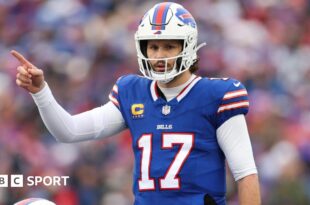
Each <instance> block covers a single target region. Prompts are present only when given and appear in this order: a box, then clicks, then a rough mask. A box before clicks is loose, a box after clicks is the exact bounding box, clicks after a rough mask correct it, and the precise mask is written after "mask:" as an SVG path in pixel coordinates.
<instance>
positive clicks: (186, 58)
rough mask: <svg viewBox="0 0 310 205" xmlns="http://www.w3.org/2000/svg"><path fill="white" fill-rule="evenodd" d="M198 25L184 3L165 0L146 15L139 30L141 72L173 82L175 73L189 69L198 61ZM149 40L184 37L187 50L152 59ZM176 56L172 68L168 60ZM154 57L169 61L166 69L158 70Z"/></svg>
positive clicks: (146, 75) (137, 36)
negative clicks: (169, 56)
mask: <svg viewBox="0 0 310 205" xmlns="http://www.w3.org/2000/svg"><path fill="white" fill-rule="evenodd" d="M197 36H198V31H197V25H196V22H195V19H194V18H193V16H192V15H191V14H190V13H189V12H188V11H187V10H186V9H185V8H184V7H183V6H181V5H180V4H177V3H172V2H163V3H159V4H156V5H155V6H154V7H153V8H151V9H150V10H149V11H148V12H147V13H146V14H145V15H144V16H143V18H142V20H141V22H140V25H139V27H138V30H137V32H136V34H135V41H136V49H137V56H138V63H139V68H140V71H141V73H142V74H143V75H144V76H145V77H146V78H149V79H151V80H157V81H161V82H164V83H167V82H170V81H171V80H172V79H173V78H174V77H175V76H177V75H180V74H181V73H183V72H184V71H186V70H188V69H189V68H190V67H191V66H192V65H193V64H194V63H195V62H196V61H197V51H198V50H199V48H201V47H202V46H204V45H205V43H203V44H200V45H199V46H198V47H197ZM147 40H182V42H183V50H182V52H181V53H180V54H179V55H178V56H174V57H171V58H162V59H150V58H148V57H147V56H146V46H147ZM170 59H175V60H176V63H175V64H174V66H173V69H170V70H168V68H167V63H168V60H170ZM150 60H162V61H165V62H166V63H165V71H164V72H156V71H155V70H154V69H152V66H151V64H150V62H149V61H150Z"/></svg>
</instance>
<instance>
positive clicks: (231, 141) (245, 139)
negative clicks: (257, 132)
mask: <svg viewBox="0 0 310 205" xmlns="http://www.w3.org/2000/svg"><path fill="white" fill-rule="evenodd" d="M216 134H217V140H218V143H219V145H220V147H221V149H222V150H223V152H224V154H225V156H226V159H227V162H228V165H229V167H230V170H231V172H232V174H233V176H234V179H235V180H236V181H238V180H239V179H242V178H243V177H246V176H248V175H251V174H256V173H257V169H256V166H255V161H254V157H253V151H252V146H251V142H250V137H249V133H248V130H247V125H246V121H245V117H244V115H242V114H240V115H236V116H234V117H232V118H230V119H229V120H227V121H226V122H225V123H224V124H222V125H221V126H220V127H219V128H218V129H217V131H216Z"/></svg>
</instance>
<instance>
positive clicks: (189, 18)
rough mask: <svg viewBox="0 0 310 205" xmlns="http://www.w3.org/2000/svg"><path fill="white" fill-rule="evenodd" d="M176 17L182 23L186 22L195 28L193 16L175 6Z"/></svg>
mask: <svg viewBox="0 0 310 205" xmlns="http://www.w3.org/2000/svg"><path fill="white" fill-rule="evenodd" d="M175 15H176V17H178V19H179V20H180V21H182V22H183V23H184V24H187V25H189V26H191V27H193V28H196V22H195V19H194V18H193V16H192V15H191V14H190V13H189V12H188V11H187V10H186V9H184V8H177V13H176V14H175Z"/></svg>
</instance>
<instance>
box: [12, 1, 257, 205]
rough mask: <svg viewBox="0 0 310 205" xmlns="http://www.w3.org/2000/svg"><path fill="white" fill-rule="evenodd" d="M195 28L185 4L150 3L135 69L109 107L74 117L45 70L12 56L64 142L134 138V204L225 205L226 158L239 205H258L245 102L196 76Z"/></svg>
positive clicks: (22, 81) (235, 88)
mask: <svg viewBox="0 0 310 205" xmlns="http://www.w3.org/2000/svg"><path fill="white" fill-rule="evenodd" d="M197 35H198V32H197V25H196V22H195V20H194V18H193V17H192V15H191V14H190V13H189V12H188V11H187V10H186V9H185V8H184V7H182V6H181V5H179V4H176V3H170V2H164V3H159V4H156V5H155V6H154V7H153V8H151V9H150V10H149V11H148V12H147V13H146V14H145V15H144V17H143V18H142V20H141V22H140V25H139V27H138V29H137V32H136V34H135V42H136V49H137V56H138V63H139V67H140V71H141V73H142V74H143V76H137V75H127V76H122V77H120V78H119V79H118V80H117V82H116V83H115V85H114V87H113V89H112V91H111V94H110V96H109V99H110V101H109V102H108V103H106V104H105V105H103V106H101V107H98V108H94V109H93V110H90V111H87V112H83V113H80V114H77V115H70V114H69V113H68V112H67V111H65V110H64V109H63V108H62V107H61V106H60V105H59V104H58V103H57V101H56V100H55V98H54V97H53V95H52V92H51V90H50V88H49V86H48V84H47V83H46V82H45V81H44V74H43V71H42V70H41V69H39V68H37V67H35V66H34V65H33V64H31V63H30V62H29V61H28V60H26V59H25V58H24V57H23V56H22V55H21V54H19V53H18V52H16V51H12V54H13V55H14V56H15V57H16V58H17V59H18V60H19V61H20V63H21V66H19V67H18V68H17V70H18V73H17V79H16V83H17V85H18V86H20V87H23V88H25V89H26V90H27V91H29V92H30V93H31V95H32V97H33V99H34V101H35V103H36V105H37V106H38V108H39V111H40V115H41V117H42V119H43V121H44V123H45V125H46V127H47V128H48V130H49V131H50V132H51V133H52V135H53V136H54V137H55V138H56V139H57V140H58V141H60V142H66V143H69V142H77V141H84V140H92V139H98V138H104V137H107V136H111V135H114V134H116V133H118V132H120V131H122V130H124V129H129V130H130V132H131V135H132V143H133V144H132V147H133V151H134V156H135V164H134V173H133V183H134V185H133V192H134V195H135V202H134V204H135V205H158V204H160V205H174V204H175V205H180V204H182V205H193V204H194V205H203V204H219V205H224V204H226V202H225V201H226V199H225V192H226V183H225V173H226V171H225V160H227V161H228V164H229V167H230V170H231V172H232V174H233V176H234V179H235V181H236V182H237V185H238V194H239V204H241V205H258V204H260V203H261V202H260V191H259V182H258V177H257V169H256V166H255V162H254V158H253V153H252V148H251V143H250V138H249V134H248V131H247V125H246V121H245V114H246V113H247V112H248V109H249V100H248V94H247V91H246V89H245V87H244V86H243V85H242V83H240V82H239V81H238V80H235V79H229V78H223V79H212V78H207V77H200V76H197V75H195V74H194V73H195V71H196V70H197V69H198V67H197V61H198V57H197V51H198V50H199V48H201V47H202V46H203V45H204V44H200V45H197Z"/></svg>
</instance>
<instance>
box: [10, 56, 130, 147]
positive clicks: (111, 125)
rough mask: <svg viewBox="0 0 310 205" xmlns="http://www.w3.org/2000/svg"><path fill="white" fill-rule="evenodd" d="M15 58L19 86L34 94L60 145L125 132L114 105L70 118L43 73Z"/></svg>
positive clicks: (107, 105) (43, 116)
mask: <svg viewBox="0 0 310 205" xmlns="http://www.w3.org/2000/svg"><path fill="white" fill-rule="evenodd" d="M12 55H13V56H14V57H16V58H17V59H18V60H19V62H20V63H21V66H19V67H18V68H17V71H18V73H17V75H16V83H17V85H18V86H20V87H22V88H24V89H26V90H27V91H28V92H30V93H31V95H32V97H33V99H34V101H35V103H36V105H37V106H38V108H39V112H40V115H41V118H42V120H43V122H44V124H45V125H46V127H47V128H48V130H49V131H50V132H51V133H52V135H53V136H54V137H55V138H56V139H57V140H58V141H61V142H77V141H84V140H90V139H95V138H98V137H106V136H111V135H113V134H115V133H117V132H120V131H122V130H124V129H125V123H124V119H123V117H122V115H121V113H120V111H119V110H118V109H117V108H116V107H115V106H114V105H113V104H112V103H111V102H109V103H107V104H105V105H104V106H101V107H99V108H95V109H93V110H90V111H87V112H84V113H81V114H78V115H70V114H69V113H68V112H67V111H66V110H64V109H63V108H62V107H61V106H60V105H59V104H58V103H57V101H56V100H55V98H54V96H53V95H52V92H51V90H50V89H49V87H48V85H47V83H45V82H44V74H43V71H42V70H41V69H39V68H37V67H35V66H34V65H32V64H31V63H30V62H29V61H27V60H26V59H25V58H24V57H23V56H22V55H21V54H19V53H18V52H16V51H12Z"/></svg>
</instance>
